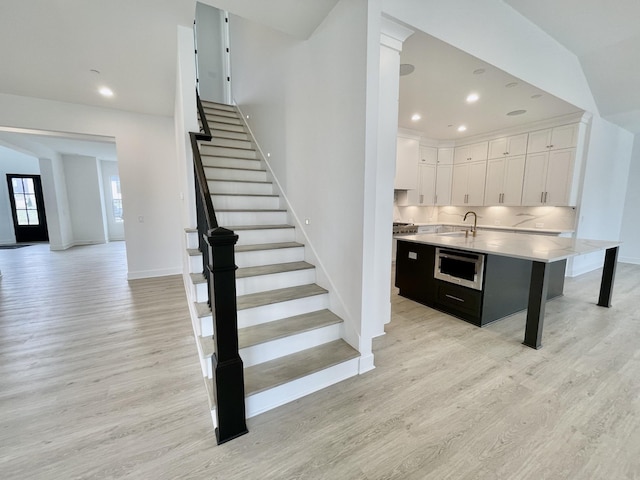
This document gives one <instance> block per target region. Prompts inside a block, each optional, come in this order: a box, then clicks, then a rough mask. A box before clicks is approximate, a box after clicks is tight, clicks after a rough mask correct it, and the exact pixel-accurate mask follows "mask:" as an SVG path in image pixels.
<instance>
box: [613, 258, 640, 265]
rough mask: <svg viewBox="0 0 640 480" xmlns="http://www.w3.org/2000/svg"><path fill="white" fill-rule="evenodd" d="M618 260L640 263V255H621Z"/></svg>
mask: <svg viewBox="0 0 640 480" xmlns="http://www.w3.org/2000/svg"><path fill="white" fill-rule="evenodd" d="M618 262H620V263H631V264H634V265H640V257H620V258H618Z"/></svg>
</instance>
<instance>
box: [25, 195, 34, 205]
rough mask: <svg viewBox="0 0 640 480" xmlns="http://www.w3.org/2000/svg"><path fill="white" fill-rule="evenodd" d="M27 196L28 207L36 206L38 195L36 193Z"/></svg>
mask: <svg viewBox="0 0 640 480" xmlns="http://www.w3.org/2000/svg"><path fill="white" fill-rule="evenodd" d="M24 197H25V203H26V205H27V208H36V196H35V194H27V195H25V196H24Z"/></svg>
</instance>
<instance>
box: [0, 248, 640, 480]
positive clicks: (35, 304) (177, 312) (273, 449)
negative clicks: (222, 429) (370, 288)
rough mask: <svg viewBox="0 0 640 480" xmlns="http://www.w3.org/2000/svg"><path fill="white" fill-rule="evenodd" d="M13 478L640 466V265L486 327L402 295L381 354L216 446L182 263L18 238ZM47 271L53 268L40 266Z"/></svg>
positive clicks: (636, 470)
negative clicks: (534, 320) (536, 316)
mask: <svg viewBox="0 0 640 480" xmlns="http://www.w3.org/2000/svg"><path fill="white" fill-rule="evenodd" d="M0 269H1V270H2V272H3V277H2V279H0V472H2V478H3V479H4V478H6V479H10V480H13V479H20V480H22V479H47V480H57V479H65V480H67V479H70V478H81V479H93V478H121V479H131V480H133V479H135V480H139V479H147V478H153V479H154V480H155V479H172V480H173V479H225V480H236V479H242V480H252V479H260V480H262V479H278V480H280V479H313V480H318V479H341V480H342V479H345V480H351V479H355V480H374V479H375V480H378V479H402V480H412V479H419V480H425V479H427V480H431V479H433V480H444V479H451V480H461V479H464V480H484V479H486V480H503V479H504V480H530V479H535V480H540V479H553V480H558V479H571V480H574V479H589V480H600V479H602V480H605V479H607V480H609V479H616V480H618V479H622V480H624V479H637V478H640V401H639V399H640V349H638V348H637V347H636V344H637V338H638V337H639V335H638V334H640V322H639V321H638V320H640V318H639V315H638V314H637V313H636V311H637V304H638V302H639V301H640V289H639V287H640V266H635V265H625V264H619V265H618V270H617V278H616V285H615V287H614V298H613V307H612V308H610V309H604V308H600V307H597V306H596V305H595V301H596V299H597V294H598V287H599V282H600V273H599V272H592V273H589V274H586V275H582V276H580V277H578V278H575V279H567V282H566V286H565V296H564V297H562V298H558V299H555V300H553V301H551V302H549V303H548V305H547V317H546V318H545V326H544V334H543V348H542V349H541V350H538V351H536V350H532V349H530V348H528V347H524V346H522V345H521V342H522V335H523V332H524V322H525V318H526V316H525V314H524V313H519V314H516V315H514V316H512V317H510V318H507V319H504V320H501V321H499V322H495V323H493V324H491V325H489V326H487V327H485V328H482V329H480V328H477V327H474V326H473V325H470V324H468V323H467V322H464V321H462V320H459V319H455V318H453V317H450V316H448V315H445V314H442V313H440V312H437V311H435V310H432V309H430V308H427V307H424V306H422V305H420V304H417V303H415V302H412V301H410V300H407V299H404V298H402V297H398V296H397V290H396V289H394V288H393V287H392V288H391V292H392V294H391V308H392V320H391V323H390V324H388V325H387V326H386V328H385V330H386V335H384V336H381V337H378V338H376V339H374V354H375V364H376V369H375V370H373V371H371V372H368V373H366V374H364V375H360V376H358V377H355V378H351V379H348V380H345V381H343V382H340V383H338V384H336V385H333V386H331V387H329V388H327V389H324V390H322V391H320V392H317V393H315V394H313V395H310V396H307V397H304V398H301V399H298V400H296V401H294V402H291V403H289V404H287V405H284V406H282V407H279V408H277V409H275V410H272V411H270V412H267V413H264V414H262V415H258V416H257V417H253V418H251V419H249V421H248V426H249V430H250V432H249V434H248V435H244V436H242V437H240V438H238V439H236V440H234V441H232V442H229V443H226V444H224V445H220V446H216V445H215V438H214V436H213V432H212V427H211V420H210V414H209V411H208V408H207V400H206V390H205V388H204V387H203V384H202V377H201V372H200V368H199V365H198V358H197V353H196V349H195V341H194V339H193V336H192V329H191V325H190V320H189V313H188V309H187V306H186V296H185V293H184V288H183V284H182V280H181V278H179V277H163V278H157V279H147V280H136V281H130V282H127V281H126V262H125V261H124V245H123V244H107V245H96V246H90V247H78V248H73V249H70V250H69V251H65V252H49V251H48V249H47V246H46V245H44V246H40V245H38V246H35V247H27V248H22V249H18V250H12V251H8V250H4V251H0ZM34 278H37V279H38V280H37V281H34Z"/></svg>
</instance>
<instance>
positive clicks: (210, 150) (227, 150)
mask: <svg viewBox="0 0 640 480" xmlns="http://www.w3.org/2000/svg"><path fill="white" fill-rule="evenodd" d="M200 153H203V154H205V155H219V156H221V157H236V158H249V159H256V158H258V154H257V153H256V151H255V150H244V149H241V148H231V147H215V146H213V145H208V144H203V145H201V147H200Z"/></svg>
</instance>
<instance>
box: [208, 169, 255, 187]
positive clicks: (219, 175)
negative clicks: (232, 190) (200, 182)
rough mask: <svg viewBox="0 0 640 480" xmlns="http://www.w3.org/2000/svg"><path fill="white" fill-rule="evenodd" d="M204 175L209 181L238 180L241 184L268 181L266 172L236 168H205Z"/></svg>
mask: <svg viewBox="0 0 640 480" xmlns="http://www.w3.org/2000/svg"><path fill="white" fill-rule="evenodd" d="M204 174H205V177H207V180H238V181H240V182H266V181H267V172H265V171H264V170H238V169H236V168H216V167H205V168H204ZM213 193H215V192H213Z"/></svg>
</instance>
